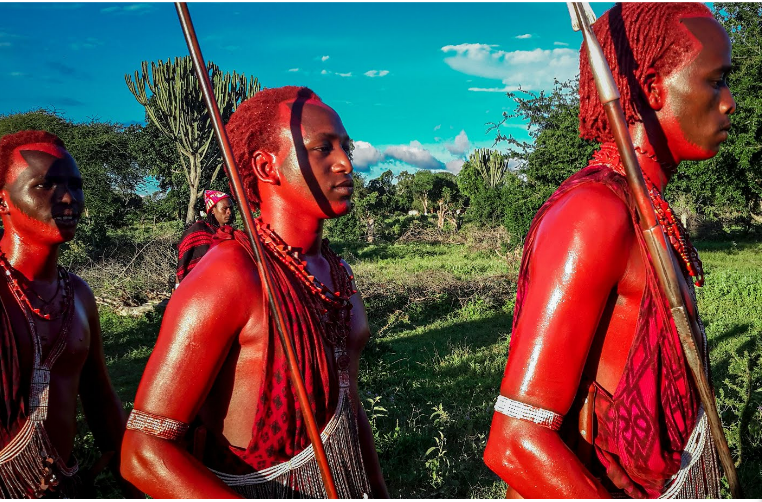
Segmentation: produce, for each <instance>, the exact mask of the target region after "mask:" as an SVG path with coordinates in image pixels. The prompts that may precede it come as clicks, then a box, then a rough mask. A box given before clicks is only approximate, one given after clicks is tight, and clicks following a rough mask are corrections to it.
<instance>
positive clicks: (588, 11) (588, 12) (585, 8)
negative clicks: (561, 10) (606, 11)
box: [566, 2, 597, 31]
mask: <svg viewBox="0 0 762 502" xmlns="http://www.w3.org/2000/svg"><path fill="white" fill-rule="evenodd" d="M575 4H576V5H577V6H579V7H581V9H580V10H581V11H582V12H583V13H584V15H585V18H587V24H588V25H591V24H593V23H594V22H595V20H596V19H597V18H596V17H595V12H593V8H592V7H590V3H589V2H566V6H567V7H568V8H569V16H571V22H572V29H573V30H574V31H579V30H581V29H582V26H581V25H580V24H579V22H580V20H579V17H578V16H577V12H576V9H575V8H574V6H575Z"/></svg>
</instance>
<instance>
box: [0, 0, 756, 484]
mask: <svg viewBox="0 0 762 502" xmlns="http://www.w3.org/2000/svg"><path fill="white" fill-rule="evenodd" d="M714 9H715V13H716V15H717V16H718V19H720V20H721V22H722V23H723V24H724V25H725V27H726V28H727V30H728V32H729V34H730V36H731V39H732V41H733V62H734V71H733V72H732V73H731V75H730V77H729V85H730V87H731V89H732V90H733V91H734V95H735V98H736V101H737V103H738V111H737V113H736V115H735V116H734V117H733V130H732V131H731V135H730V139H729V140H728V141H727V142H726V144H725V145H724V146H723V148H722V151H721V152H720V154H719V155H718V156H717V157H715V158H714V159H711V160H708V161H704V162H695V163H687V164H686V165H684V166H682V167H681V171H680V173H679V174H678V175H677V176H676V177H675V179H674V180H673V183H671V185H670V187H669V188H668V192H667V194H666V196H667V199H668V200H670V201H671V203H672V204H673V207H674V209H675V212H676V214H677V215H678V216H679V217H680V218H681V219H682V220H683V222H684V223H685V224H686V226H687V227H688V229H689V230H690V232H691V234H692V236H694V237H695V241H696V242H697V246H698V248H699V251H700V253H701V257H702V259H703V261H704V265H705V271H706V277H707V280H706V285H705V286H704V287H703V288H701V289H700V290H699V291H698V303H699V310H700V312H701V313H702V318H703V321H704V324H705V325H706V329H707V334H708V338H709V348H710V358H711V362H712V368H713V371H712V381H713V383H714V385H715V389H716V393H717V399H718V405H719V410H720V413H721V415H722V418H723V422H724V424H725V430H726V433H727V436H728V440H729V443H730V446H731V450H732V452H733V455H734V459H735V460H736V464H737V466H738V469H739V473H740V475H741V481H742V484H743V486H744V488H745V490H746V496H747V497H751V498H759V497H762V481H761V480H762V425H761V424H762V337H761V335H762V319H761V318H760V316H759V314H758V305H759V304H760V303H762V240H761V239H760V223H761V222H762V207H761V206H760V200H761V198H762V92H760V91H761V90H762V89H760V87H761V86H762V84H760V82H762V53H761V52H760V50H759V48H760V47H762V23H761V22H760V20H761V19H762V8H761V7H760V4H719V3H716V4H714ZM149 65H150V71H149ZM125 70H126V71H130V69H129V68H128V69H125ZM210 72H211V74H212V75H213V77H214V78H213V80H214V81H215V82H216V84H215V85H216V86H217V87H218V91H219V92H220V96H222V97H221V98H220V103H219V104H220V108H221V109H223V113H224V114H226V115H228V116H229V114H230V113H232V111H233V110H235V107H236V106H237V105H238V104H239V103H240V102H241V100H242V99H245V97H247V96H249V95H251V93H253V92H256V91H257V90H258V89H259V82H258V81H257V80H256V79H254V78H253V77H245V76H242V75H238V74H235V73H230V74H226V73H223V72H222V71H221V70H219V68H217V67H216V66H215V65H213V64H211V63H210ZM127 80H128V85H129V86H130V89H131V90H132V92H133V93H134V95H135V97H136V99H137V100H138V101H139V102H141V104H143V105H144V106H145V107H146V125H145V126H141V125H134V126H129V127H125V126H123V125H121V124H112V123H105V122H99V121H90V122H86V123H74V122H72V121H70V120H68V119H66V118H65V117H63V116H62V115H60V114H58V113H56V112H55V111H54V110H33V111H29V112H25V113H20V114H14V115H8V116H2V117H0V135H2V134H6V133H10V132H14V131H17V130H21V129H30V128H33V129H45V130H49V131H51V132H53V133H55V134H57V135H59V136H60V137H61V138H62V139H63V140H64V142H65V143H66V144H67V147H68V148H69V151H70V152H71V153H72V155H73V157H74V158H75V159H76V160H77V162H78V164H79V166H80V169H81V171H82V174H83V179H84V189H85V195H86V198H87V212H86V213H85V215H84V217H83V218H82V220H81V223H80V227H79V229H78V232H77V237H76V239H75V240H74V241H72V242H71V243H69V244H67V245H66V246H65V248H64V250H63V252H62V256H61V259H62V262H63V264H64V265H66V266H67V267H69V268H70V269H71V270H72V271H74V272H76V273H78V274H79V275H81V276H82V277H83V278H84V279H85V280H87V281H88V283H89V284H90V285H91V287H92V289H93V290H94V292H95V294H96V297H97V299H98V302H99V305H100V312H101V323H102V326H103V333H104V342H105V351H106V355H107V359H108V364H109V369H110V372H111V377H112V380H113V383H114V386H115V388H116V390H117V392H118V394H119V396H120V397H121V398H122V400H123V402H124V403H125V407H126V408H127V409H129V408H131V407H132V400H133V399H134V396H135V392H136V389H137V385H138V382H139V380H140V377H141V374H142V371H143V368H144V366H145V363H146V361H147V358H148V356H149V355H150V353H151V350H152V347H153V344H154V341H155V339H156V335H157V333H158V330H159V326H160V323H161V317H162V312H163V302H164V301H165V300H166V299H167V298H168V297H169V295H170V293H171V289H172V285H173V283H174V269H175V264H176V259H177V256H176V247H175V246H176V243H177V240H178V239H179V236H180V235H181V233H182V230H183V228H184V226H185V225H186V224H187V222H188V221H191V220H192V219H193V217H194V216H195V215H197V214H198V212H199V210H200V209H202V204H201V201H200V200H198V198H199V190H202V189H203V188H214V189H221V190H227V180H226V178H225V176H224V173H223V172H222V171H221V170H220V169H219V166H220V159H219V152H218V150H217V149H216V148H217V147H216V145H215V143H214V141H212V140H211V136H210V134H209V129H208V127H207V126H206V125H205V124H207V119H206V118H205V117H204V114H203V112H202V111H201V110H200V109H199V108H198V107H199V106H201V101H200V99H197V95H196V94H194V93H195V92H197V91H196V90H195V89H196V86H195V83H194V79H193V77H192V76H191V75H190V73H189V72H188V68H187V60H185V59H182V58H181V59H178V60H174V61H173V60H168V61H167V62H159V63H153V64H151V63H146V64H144V65H143V66H142V68H141V70H140V71H137V72H135V73H134V74H131V75H128V76H127ZM179 91H182V92H180V94H173V93H177V92H179ZM508 99H509V100H511V102H512V103H513V111H512V112H510V113H507V114H505V115H504V116H502V117H497V120H496V121H495V123H494V124H492V125H491V129H492V131H493V134H494V135H495V137H496V142H495V145H494V146H493V148H491V149H480V150H475V151H473V152H471V154H470V155H469V157H468V160H467V161H466V162H465V164H464V165H463V169H462V170H461V171H460V172H459V173H458V174H457V175H453V174H452V173H442V172H431V171H426V170H419V171H415V172H402V173H399V174H396V175H395V174H394V173H393V172H392V171H387V172H385V173H383V174H382V175H381V176H379V177H377V178H374V179H367V178H365V177H363V176H361V175H359V174H355V177H356V190H355V205H354V209H353V210H352V213H351V214H350V215H348V216H346V217H343V218H340V219H337V220H332V221H330V222H329V223H328V224H327V225H326V230H327V234H328V237H329V238H330V239H331V240H332V242H333V244H334V245H335V246H336V248H337V249H338V251H339V252H340V254H342V256H343V257H344V258H345V259H346V260H347V261H348V262H349V263H350V264H351V265H352V267H353V269H354V271H355V274H356V276H357V279H358V286H359V289H360V290H361V292H362V294H363V295H364V298H365V302H366V305H367V310H368V313H369V318H370V322H371V328H372V332H373V337H372V339H371V341H370V343H369V345H368V347H367V349H366V351H365V355H364V358H363V360H362V367H361V373H360V389H361V393H362V396H363V399H364V403H363V404H364V406H365V408H366V410H367V413H368V416H369V418H370V421H371V425H372V427H373V430H374V434H375V437H376V443H377V447H378V450H379V454H380V458H381V464H382V468H383V469H384V472H385V475H386V478H387V483H388V485H389V488H390V492H391V494H392V496H394V497H461V498H464V497H481V498H488V497H501V496H502V495H503V494H504V485H503V483H502V482H501V481H500V480H499V479H498V478H497V477H496V476H495V475H494V474H492V473H491V472H490V471H489V470H488V469H487V468H486V467H485V466H484V464H483V462H482V460H481V455H482V452H483V449H484V445H485V442H486V436H487V432H488V430H489V423H490V419H491V416H492V406H493V405H494V400H495V397H496V395H497V393H498V388H499V384H500V379H501V377H502V372H503V369H504V365H505V359H506V355H507V350H508V345H509V341H510V331H511V320H512V313H513V301H514V296H515V280H516V276H517V273H518V267H519V264H520V257H521V244H522V241H523V236H524V235H525V233H526V231H527V229H528V227H529V223H530V221H531V218H532V216H533V215H534V213H535V212H536V211H537V209H538V208H539V207H540V205H541V204H542V202H543V201H544V200H545V199H546V198H547V197H548V195H550V194H551V193H552V192H553V190H554V189H555V188H556V187H557V186H558V184H559V183H561V181H563V180H564V179H565V178H566V177H568V176H569V175H570V174H572V173H573V172H574V171H575V170H577V169H579V168H580V167H582V166H584V165H585V164H586V163H587V160H588V159H589V158H590V155H591V154H592V152H593V151H594V150H595V148H596V146H597V145H595V144H594V143H591V142H586V141H584V140H581V139H580V138H579V136H578V134H577V113H578V104H577V99H576V82H574V81H571V82H558V83H557V84H556V86H555V87H554V88H553V89H551V90H549V91H547V92H540V93H531V92H523V91H519V92H514V93H509V95H508ZM170 102H171V103H170ZM172 103H174V104H179V105H180V107H179V108H171V107H170V104H172ZM173 117H174V118H176V117H195V118H194V119H193V120H192V121H180V122H178V121H177V120H173ZM516 118H519V119H522V120H524V121H525V122H526V124H527V126H528V128H529V131H530V136H531V141H529V142H522V141H517V140H516V139H514V138H512V137H510V136H505V135H504V134H503V132H502V131H503V129H501V126H502V125H503V124H504V123H505V121H507V120H513V119H516ZM193 123H197V124H200V125H199V127H196V128H194V127H191V126H190V124H193ZM172 124H175V125H176V127H175V128H174V129H172ZM149 176H151V177H153V178H154V179H155V180H156V181H157V182H158V185H159V190H158V191H156V192H155V193H152V194H149V195H144V196H139V195H137V193H138V192H145V187H146V185H145V183H146V179H147V178H148V177H149ZM80 418H81V417H80ZM80 424H81V431H80V434H79V435H78V438H77V450H76V453H77V455H78V457H79V459H80V463H81V465H82V466H83V467H84V468H85V469H86V468H87V467H88V466H89V465H92V464H93V463H94V462H95V461H96V460H97V458H98V456H99V453H98V451H97V449H96V448H95V447H94V445H93V440H92V436H91V435H90V433H89V431H87V429H86V427H85V425H84V421H83V420H80ZM116 493H117V491H116V486H115V484H114V482H113V480H112V479H111V477H110V474H108V473H102V474H101V475H99V477H98V478H97V493H96V495H98V496H106V497H107V496H114V495H116Z"/></svg>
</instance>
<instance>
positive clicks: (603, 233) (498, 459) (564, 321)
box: [484, 18, 735, 498]
mask: <svg viewBox="0 0 762 502" xmlns="http://www.w3.org/2000/svg"><path fill="white" fill-rule="evenodd" d="M683 22H684V23H685V26H686V27H687V28H688V30H690V33H691V34H693V36H695V37H696V39H697V40H698V41H699V42H700V46H701V50H700V51H699V52H698V54H697V55H696V54H692V55H691V56H690V57H691V58H692V59H690V60H689V61H687V62H686V63H685V64H684V65H683V66H682V67H680V68H677V69H675V70H673V71H672V72H671V73H669V74H668V75H666V76H661V75H658V74H655V73H653V74H651V75H650V77H649V79H648V82H646V83H644V85H643V87H644V89H645V91H646V93H645V94H646V97H647V99H648V105H649V106H650V108H651V110H652V111H653V113H651V114H644V122H643V123H636V124H634V125H632V126H631V127H630V131H631V133H632V135H633V141H634V143H635V145H636V146H637V147H639V150H641V151H644V152H648V153H651V154H653V153H654V152H655V153H656V155H657V157H658V158H659V159H664V160H666V165H665V166H664V167H662V166H661V165H660V164H659V163H657V162H656V161H655V160H653V159H651V158H650V157H649V156H646V155H643V154H639V156H638V157H639V161H640V164H641V166H642V168H643V171H644V172H645V173H646V174H647V175H648V176H649V177H650V178H651V180H653V181H654V182H655V183H656V184H657V186H658V187H659V188H660V189H661V190H663V188H664V186H665V185H666V183H667V181H668V180H669V177H670V176H671V174H673V172H674V168H675V167H676V166H677V165H678V164H679V162H680V161H682V160H688V159H690V160H695V159H706V158H710V157H712V156H713V155H715V154H716V153H717V151H718V149H719V147H720V144H721V143H722V142H723V141H724V140H725V139H726V138H727V130H728V128H729V125H730V120H729V115H730V114H732V113H733V112H734V111H735V101H733V97H732V95H731V93H730V90H729V89H728V87H727V85H726V82H725V75H726V74H727V72H728V70H729V68H730V41H729V39H728V36H727V34H726V33H725V31H724V30H723V29H722V27H721V26H720V25H719V24H718V23H717V22H716V21H714V20H713V19H708V18H690V19H684V20H683ZM635 231H636V229H634V228H633V225H632V222H631V219H630V215H629V212H628V210H627V208H626V207H625V206H624V205H623V204H622V202H621V201H620V200H619V199H618V198H617V197H616V196H615V195H614V194H613V192H611V191H610V190H609V189H608V188H606V187H603V186H595V185H593V184H590V185H583V186H581V187H579V188H578V189H575V190H573V191H571V192H570V193H569V194H568V195H566V196H565V197H564V198H562V199H560V200H559V202H558V204H556V205H555V206H554V207H553V208H552V209H550V211H549V212H548V213H547V214H546V216H545V218H544V219H543V221H542V222H541V224H540V227H539V229H538V234H537V237H536V241H535V243H534V254H533V257H532V261H531V262H530V264H529V286H528V288H527V292H526V299H525V301H524V306H523V310H522V313H521V316H520V318H519V321H518V326H517V327H516V331H515V333H514V337H515V338H516V339H517V340H519V342H518V343H514V344H512V345H511V350H510V354H509V357H508V362H507V365H506V369H505V374H504V377H503V381H502V385H501V388H500V394H502V395H504V396H506V397H508V398H511V399H515V400H517V401H521V402H523V403H526V404H529V405H532V406H536V407H539V408H543V409H547V410H551V411H554V412H556V413H560V414H562V415H565V414H566V413H567V411H568V410H569V408H570V406H571V405H572V402H573V399H574V397H575V394H576V392H577V390H578V387H579V385H580V378H581V376H582V374H583V371H584V373H585V374H586V375H589V376H591V377H594V378H595V380H596V381H597V382H598V384H599V385H600V386H602V387H603V388H604V389H605V390H607V391H608V392H609V393H610V394H613V393H614V391H615V390H616V387H617V384H618V382H619V379H620V377H621V375H622V372H623V370H624V366H625V363H626V360H627V356H628V353H629V349H630V346H631V344H632V338H633V335H634V332H635V325H636V321H637V318H638V313H639V305H640V300H641V297H642V295H643V288H644V284H645V282H646V280H645V268H644V263H643V262H642V258H641V255H640V251H639V248H638V244H637V241H636V236H635ZM682 288H683V293H684V295H687V286H686V285H685V284H684V283H683V284H682ZM686 303H687V305H689V306H692V302H690V301H687V302H686ZM571 419H576V418H571ZM484 461H485V462H486V464H487V465H488V466H489V467H490V468H491V469H492V470H493V471H495V472H496V473H497V474H498V475H500V477H501V478H502V479H503V480H504V481H505V482H506V483H508V485H509V486H510V488H509V490H508V493H507V496H508V497H509V498H520V497H521V496H523V497H526V498H565V497H570V498H599V497H603V498H607V497H609V494H608V492H607V491H606V490H605V489H604V488H603V486H602V485H601V484H600V482H599V481H597V480H596V479H595V478H594V477H593V476H592V475H591V474H590V473H589V472H588V471H587V469H586V468H585V467H584V466H583V464H582V463H581V462H580V461H579V460H578V458H577V457H576V456H575V455H574V453H573V452H572V451H571V450H570V449H569V448H568V447H567V446H566V445H565V444H564V443H563V441H562V440H561V438H560V436H559V435H558V433H556V432H554V431H551V430H550V429H547V428H545V427H542V426H539V425H536V424H534V423H531V422H528V421H523V420H518V419H515V418H509V417H506V416H504V415H502V414H500V413H495V414H494V417H493V421H492V427H491V430H490V435H489V439H488V442H487V448H486V450H485V452H484ZM642 495H643V494H642V493H641V492H640V491H639V490H636V491H634V492H633V493H632V496H634V497H638V496H642Z"/></svg>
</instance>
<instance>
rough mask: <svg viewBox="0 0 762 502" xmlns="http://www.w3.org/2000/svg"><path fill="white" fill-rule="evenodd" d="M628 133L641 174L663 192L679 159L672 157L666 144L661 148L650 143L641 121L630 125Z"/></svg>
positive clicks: (675, 169)
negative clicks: (630, 136)
mask: <svg viewBox="0 0 762 502" xmlns="http://www.w3.org/2000/svg"><path fill="white" fill-rule="evenodd" d="M630 133H631V135H632V142H633V144H634V146H635V152H636V153H637V157H638V162H639V164H640V168H641V170H642V171H643V174H645V175H646V176H647V177H648V178H649V179H650V180H651V181H652V182H653V184H654V185H655V186H656V188H657V189H658V190H659V191H660V192H664V189H665V188H666V186H667V183H669V180H670V179H671V178H672V175H674V174H675V172H677V166H678V165H679V164H680V160H676V159H673V157H672V155H671V153H670V152H669V149H668V148H667V147H666V145H664V146H663V148H659V145H652V144H651V142H650V141H649V138H648V135H647V134H646V131H645V127H644V126H643V124H642V123H637V124H634V125H633V126H631V127H630Z"/></svg>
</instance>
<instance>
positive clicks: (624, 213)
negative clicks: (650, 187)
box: [537, 182, 635, 254]
mask: <svg viewBox="0 0 762 502" xmlns="http://www.w3.org/2000/svg"><path fill="white" fill-rule="evenodd" d="M634 229H635V228H634V226H633V219H632V215H631V213H630V210H629V208H628V207H627V204H626V203H625V202H624V200H622V199H621V198H620V197H619V196H618V195H617V194H616V193H614V191H612V190H611V189H610V188H608V187H607V186H606V185H604V184H603V183H595V182H591V183H584V184H581V185H579V186H577V187H575V188H573V189H572V190H570V191H569V192H568V193H566V194H564V195H563V196H562V197H561V198H559V199H558V200H557V201H556V203H555V204H554V205H553V206H552V207H550V208H549V209H548V211H547V212H546V214H545V215H544V217H543V219H542V221H540V223H539V225H538V228H537V232H538V234H537V240H538V241H548V240H549V241H551V242H553V241H556V240H558V239H560V238H562V236H567V237H568V238H570V239H572V240H573V241H574V243H575V245H576V246H577V247H580V246H581V247H584V248H588V249H591V250H595V249H598V251H600V252H606V251H608V250H611V251H614V252H618V251H620V250H621V249H620V248H621V247H622V246H623V245H625V244H629V241H630V238H631V237H634ZM624 241H627V242H624ZM596 254H597V253H596Z"/></svg>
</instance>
